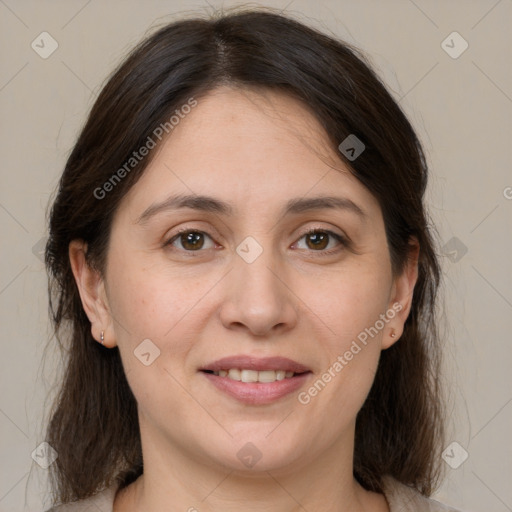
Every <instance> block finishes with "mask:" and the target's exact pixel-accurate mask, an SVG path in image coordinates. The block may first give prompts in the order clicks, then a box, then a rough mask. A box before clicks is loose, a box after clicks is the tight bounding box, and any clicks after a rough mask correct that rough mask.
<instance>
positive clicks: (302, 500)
mask: <svg viewBox="0 0 512 512" xmlns="http://www.w3.org/2000/svg"><path fill="white" fill-rule="evenodd" d="M144 430H146V432H145V433H146V435H144ZM150 430H151V429H142V428H141V434H142V440H143V442H142V444H143V453H144V474H143V475H141V476H140V477H139V478H138V479H137V480H136V481H135V482H133V483H132V484H131V485H129V486H128V487H127V488H126V489H123V490H122V491H120V492H119V493H118V495H117V496H116V500H115V502H114V512H118V511H119V512H120V511H123V512H131V511H135V510H139V511H140V510H151V511H153V512H164V511H165V512H169V511H170V510H182V511H188V512H207V511H217V510H223V511H225V512H231V511H233V512H234V511H237V512H238V511H239V510H241V509H243V510H244V511H247V512H252V511H261V510H265V511H268V512H282V511H283V510H286V511H290V512H292V511H293V512H295V511H297V512H298V511H301V512H303V511H304V510H323V511H325V512H349V511H350V512H362V511H363V510H364V511H372V512H373V511H375V512H389V507H388V504H387V502H386V500H385V498H384V496H383V495H381V494H377V493H373V492H370V491H366V490H365V489H363V488H362V487H361V486H360V485H359V483H358V482H357V481H356V480H355V479H354V477H353V474H352V459H353V428H352V429H351V432H350V433H349V434H347V436H346V439H343V440H340V441H339V442H338V443H336V444H335V445H332V446H330V447H329V449H328V450H326V451H325V452H324V453H321V454H319V455H318V456H317V457H316V458H313V459H309V460H307V461H305V460H303V461H301V460H296V461H294V462H293V464H290V465H288V466H286V467H281V468H279V469H275V468H269V469H260V470H257V466H258V464H257V465H256V466H254V468H252V469H251V470H248V471H243V472H242V471H238V470H233V469H231V468H228V467H223V466H220V465H218V464H216V463H215V462H213V461H210V462H205V460H204V459H203V460H200V459H199V458H198V457H197V455H195V454H193V453H190V452H188V451H185V450H183V448H182V447H181V446H179V447H178V446H176V445H174V444H169V441H168V439H167V440H166V441H164V439H163V438H162V437H159V435H158V433H157V432H155V431H150ZM162 446H165V449H162Z"/></svg>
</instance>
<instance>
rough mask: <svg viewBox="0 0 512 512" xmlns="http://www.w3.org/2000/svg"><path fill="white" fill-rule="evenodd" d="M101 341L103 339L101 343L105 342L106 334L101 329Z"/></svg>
mask: <svg viewBox="0 0 512 512" xmlns="http://www.w3.org/2000/svg"><path fill="white" fill-rule="evenodd" d="M100 341H101V344H102V345H103V342H104V341H105V335H104V333H103V331H101V334H100Z"/></svg>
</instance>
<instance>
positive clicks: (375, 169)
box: [46, 9, 444, 502]
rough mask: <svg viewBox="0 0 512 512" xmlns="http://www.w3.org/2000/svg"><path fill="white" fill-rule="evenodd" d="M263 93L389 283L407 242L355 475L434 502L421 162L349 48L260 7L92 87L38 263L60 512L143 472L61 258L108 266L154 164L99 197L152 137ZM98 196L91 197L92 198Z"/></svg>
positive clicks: (108, 368)
mask: <svg viewBox="0 0 512 512" xmlns="http://www.w3.org/2000/svg"><path fill="white" fill-rule="evenodd" d="M221 84H229V85H231V86H234V87H239V88H244V87H259V88H264V89H268V90H274V91H282V92H285V93H287V94H289V95H291V96H293V97H294V98H296V99H298V100H299V101H302V102H303V104H304V105H306V106H308V108H309V109H310V111H311V112H312V113H313V114H314V115H315V116H316V118H317V119H318V120H319V122H320V123H321V125H322V126H323V128H324V129H325V133H326V136H327V138H328V140H329V143H330V144H331V145H332V149H334V151H336V152H337V153H338V155H339V158H340V159H341V160H342V161H344V162H345V163H346V164H348V166H349V168H350V169H351V172H353V174H354V176H355V177H356V178H357V179H358V180H360V182H361V183H362V184H363V185H364V186H365V187H367V189H368V190H369V191H370V192H371V193H372V194H373V195H374V196H375V197H376V198H377V200H378V201H379V204H380V206H381V209H382V213H383V218H384V222H385V229H386V236H387V241H388V246H389V251H390V257H391V261H392V268H393V272H394V274H395V275H398V274H399V273H400V271H401V270H402V269H403V265H404V262H405V261H406V259H407V257H408V251H409V248H410V245H409V242H410V237H411V236H415V237H416V238H417V240H418V241H419V244H420V247H421V251H420V258H419V277H418V280H417V284H416V287H415V289H414V296H413V303H412V309H411V311H410V314H409V317H408V318H407V321H406V323H405V328H404V332H403V335H402V337H401V339H400V340H399V341H398V342H397V343H395V344H394V345H393V346H391V347H390V348H389V349H388V350H385V351H383V352H382V354H381V359H380V362H379V366H378V369H377V373H376V375H375V381H374V383H373V386H372V388H371V390H370V392H369V395H368V397H367V399H366V401H365V403H364V405H363V407H362V409H361V411H360V412H359V414H358V416H357V422H356V433H355V453H354V475H355V477H356V478H357V480H358V481H359V482H360V483H361V485H362V486H363V487H364V488H366V489H368V490H373V491H377V492H382V480H381V478H382V476H383V475H384V474H389V475H391V476H393V477H394V478H396V479H397V480H399V481H401V482H403V483H405V484H408V485H410V486H412V487H415V488H416V489H418V490H419V491H420V492H421V493H423V494H425V495H430V494H431V493H432V492H433V491H434V490H435V488H436V486H437V485H438V480H439V477H440V474H441V473H440V464H439V461H440V460H441V458H440V447H441V446H442V443H443V441H444V439H443V437H444V424H443V418H444V413H443V410H444V409H443V399H442V398H443V397H442V389H441V387H440V384H439V380H438V373H439V368H440V363H441V360H440V347H439V334H438V331H437V322H436V315H435V313H436V312H435V306H436V295H437V290H438V286H439V281H440V269H439V263H438V259H437V256H436V251H435V246H434V239H433V235H432V233H433V232H432V228H431V227H430V226H429V222H428V218H427V213H426V211H425V206H424V204H423V203H424V193H425V190H426V185H427V165H426V162H425V157H424V154H423V151H422V148H421V145H420V142H419V141H418V138H417V136H416V134H415V132H414V130H413V129H412V127H411V125H410V123H409V122H408V120H407V119H406V116H405V115H404V113H403V112H402V110H401V109H400V107H399V106H398V105H397V103H396V102H395V101H394V100H393V98H392V97H391V95H390V94H389V93H388V92H387V90H386V88H385V87H384V85H383V84H382V82H381V81H380V80H379V78H378V77H377V76H376V74H375V73H374V72H373V71H372V69H371V66H370V65H369V64H368V63H367V61H366V60H365V57H364V56H363V55H362V54H361V53H360V52H359V51H357V50H356V49H355V48H353V47H351V46H349V45H348V44H346V43H343V42H341V41H339V40H337V39H335V38H333V37H331V36H327V35H324V34H322V33H321V32H319V31H317V30H314V29H312V28H308V27H307V26H305V25H304V24H303V23H301V22H299V21H296V20H294V19H292V18H291V17H288V16H283V15H281V14H277V13H274V12H272V11H271V10H268V9H258V10H250V11H247V10H234V11H229V12H228V13H223V14H222V15H214V16H212V17H211V18H207V19H204V18H200V17H197V18H194V19H184V20H180V21H177V22H173V23H171V24H168V25H166V26H164V27H163V28H160V29H159V30H158V31H156V32H155V33H154V34H153V35H151V36H150V37H148V38H147V39H145V40H144V41H142V43H140V44H139V45H138V46H137V47H136V48H135V49H134V50H133V51H132V52H131V54H130V55H129V56H128V57H127V58H126V60H125V61H124V62H123V63H122V64H121V65H120V67H119V68H118V69H117V70H116V71H115V72H114V73H113V74H112V76H111V77H110V79H109V80H108V82H107V83H106V85H105V86H104V87H103V89H102V90H101V93H100V94H99V97H98V98H97V100H96V102H95V104H94V106H93V107H92V110H91V112H90V114H89V117H88V119H87V122H86V124H85V126H84V128H83V129H82V131H81V133H80V135H79V137H78V140H77V142H76V144H75V146H74V148H73V150H72V152H71V154H70V156H69V158H68V160H67V163H66V166H65V169H64V172H63V174H62V177H61V179H60V184H59V188H58V192H57V195H56V197H55V200H54V202H53V205H52V209H51V213H50V219H49V240H48V244H47V247H46V265H47V270H48V274H49V292H50V310H51V315H52V321H53V324H54V327H55V332H56V334H57V337H58V339H59V343H60V347H61V349H62V350H63V351H64V352H65V354H66V360H65V367H64V376H63V381H62V384H61V387H60V390H59V393H58V396H57V398H56V400H55V403H54V407H53V410H52V412H51V415H50V421H49V424H48V428H47V433H46V441H47V442H48V443H50V445H52V447H53V448H54V449H55V450H56V451H57V453H58V458H57V460H56V461H55V463H54V464H53V465H52V466H50V471H51V483H52V485H53V489H54V494H55V497H56V500H57V501H59V502H68V501H73V500H76V499H82V498H86V497H88V496H90V495H92V494H94V493H96V492H98V491H99V490H101V489H102V488H104V487H106V486H109V485H111V484H112V483H114V482H115V481H117V482H118V483H119V484H120V485H121V486H126V485H128V484H129V483H130V482H132V481H133V480H135V479H136V478H137V477H138V476H139V475H140V474H141V473H142V471H143V464H142V451H141V441H140V433H139V426H138V417H137V404H136V401H135V398H134V396H133V394H132V392H131V390H130V387H129V385H128V382H127V380H126V378H125V374H124V370H123V366H122V363H121V359H120V354H119V350H118V349H117V347H116V348H114V349H107V348H104V347H102V346H101V345H100V344H99V343H97V342H96V341H95V340H94V339H93V338H92V335H91V332H90V329H91V326H90V322H89V320H88V318H87V316H86V314H85V312H84V310H83V307H82V303H81V300H80V297H79V294H78V289H77V286H76V283H75V280H74V278H73V274H72V272H71V267H70V262H69V257H68V246H69V243H70V242H71V241H72V240H73V239H82V240H84V241H85V242H86V243H87V246H88V252H87V258H88V262H89V264H90V265H91V266H93V267H94V268H96V269H98V270H99V271H100V272H101V271H102V269H103V268H104V264H105V257H106V253H107V247H108V240H109V233H110V226H111V221H112V218H113V214H114V212H115V211H116V209H117V207H118V205H119V203H120V201H121V200H122V199H123V197H124V196H125V195H126V193H127V192H128V190H129V189H130V187H132V186H133V185H134V183H135V182H136V181H137V180H138V179H139V178H140V176H141V175H142V173H143V172H144V169H145V168H146V166H147V165H148V163H149V161H150V159H151V155H152V153H153V152H151V151H150V152H149V154H148V155H147V156H146V157H145V158H144V159H142V160H141V161H140V162H139V163H137V165H135V166H133V168H131V169H130V171H129V172H126V173H124V174H123V179H122V180H119V181H118V182H116V183H115V186H112V187H109V192H108V199H105V200H103V199H101V197H100V198H99V197H98V195H99V194H98V193H97V191H98V187H100V188H101V187H102V186H103V184H105V183H106V182H107V181H108V180H109V179H111V177H112V176H113V173H115V172H116V171H117V170H118V169H120V168H121V167H122V166H123V165H124V164H125V163H126V162H127V161H128V160H129V159H130V158H131V156H132V155H133V152H134V151H136V150H138V149H139V148H141V147H142V146H143V145H145V144H146V141H147V139H148V137H149V136H151V135H152V134H153V133H154V130H155V128H156V127H158V126H160V125H161V124H162V123H166V122H168V120H169V117H170V116H171V115H172V114H173V112H175V111H176V110H177V109H179V108H180V106H181V105H184V104H186V103H187V102H188V101H189V100H190V98H191V97H194V98H196V99H198V100H199V99H200V98H201V96H202V95H203V96H204V95H205V94H207V93H208V92H209V91H211V90H213V89H214V88H215V87H217V86H219V85H221ZM350 134H354V135H355V136H357V138H359V139H360V140H361V141H363V143H364V144H365V146H366V148H365V151H364V152H363V153H362V154H361V155H360V156H359V157H358V158H357V159H356V160H354V161H349V160H347V159H346V158H345V156H344V155H343V154H342V153H341V152H340V151H339V150H338V145H339V144H340V142H341V141H343V140H344V139H345V138H346V137H347V136H348V135H350ZM95 191H96V193H95Z"/></svg>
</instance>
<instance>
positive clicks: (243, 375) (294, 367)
mask: <svg viewBox="0 0 512 512" xmlns="http://www.w3.org/2000/svg"><path fill="white" fill-rule="evenodd" d="M200 371H201V372H202V373H203V374H204V376H205V377H206V378H207V380H208V381H209V382H210V383H211V384H213V386H214V387H215V388H216V389H218V390H219V391H222V392H223V393H225V394H227V395H229V396H231V397H233V398H235V399H237V400H238V401H240V402H243V403H246V404H250V405H263V404H269V403H272V402H274V401H276V400H278V399H280V398H282V397H284V396H286V395H289V394H290V393H292V392H294V391H297V390H298V389H299V388H300V387H302V386H303V385H304V383H305V382H306V380H307V379H308V377H309V376H310V375H311V374H312V372H311V370H310V369H309V368H308V367H307V366H304V365H303V364H300V363H298V362H297V361H293V360H291V359H288V358H285V357H264V358H258V357H252V356H245V355H240V356H232V357H225V358H223V359H218V360H217V361H213V362H212V363H209V364H207V365H205V366H204V367H203V368H200Z"/></svg>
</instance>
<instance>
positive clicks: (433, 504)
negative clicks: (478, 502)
mask: <svg viewBox="0 0 512 512" xmlns="http://www.w3.org/2000/svg"><path fill="white" fill-rule="evenodd" d="M383 487H384V489H383V490H384V495H385V496H386V499H387V501H388V503H389V508H390V512H409V511H410V510H414V511H415V512H463V511H461V510H458V509H455V508H452V507H449V506H448V505H444V504H443V503H440V502H439V501H436V500H434V499H432V498H428V497H426V496H423V495H422V494H421V493H420V492H418V491H417V490H416V489H413V488H412V487H408V486H407V485H404V484H402V483H401V482H399V481H398V480H395V479H394V478H392V477H391V476H389V475H386V476H384V477H383Z"/></svg>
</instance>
